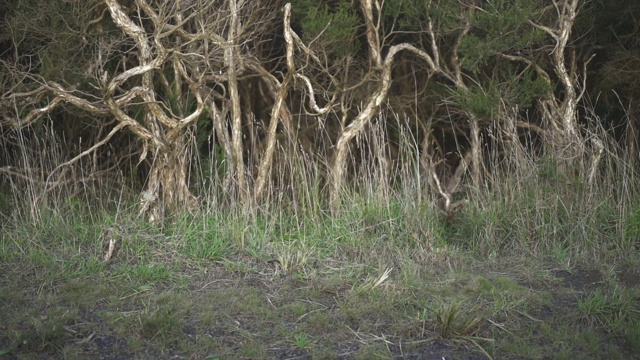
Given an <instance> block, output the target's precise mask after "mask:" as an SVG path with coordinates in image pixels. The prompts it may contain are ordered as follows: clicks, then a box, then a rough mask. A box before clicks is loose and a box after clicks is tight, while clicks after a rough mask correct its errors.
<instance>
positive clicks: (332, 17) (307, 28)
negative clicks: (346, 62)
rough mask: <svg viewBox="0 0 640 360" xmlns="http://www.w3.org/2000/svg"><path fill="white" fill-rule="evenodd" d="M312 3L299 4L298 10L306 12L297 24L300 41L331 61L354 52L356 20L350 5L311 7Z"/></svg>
mask: <svg viewBox="0 0 640 360" xmlns="http://www.w3.org/2000/svg"><path fill="white" fill-rule="evenodd" d="M316 3H317V2H315V1H309V0H303V1H300V5H301V8H302V10H306V12H305V13H304V16H303V18H302V21H301V27H302V39H303V41H304V42H305V43H306V44H310V45H311V47H312V48H313V49H316V50H317V51H318V53H323V52H324V53H325V54H326V55H327V57H328V58H329V59H331V60H333V61H336V60H339V59H341V58H344V57H345V56H347V55H349V54H354V53H355V52H357V50H358V47H359V45H358V41H357V37H356V32H357V30H358V26H360V19H359V18H358V15H357V13H356V12H355V11H354V10H353V7H352V5H351V3H350V2H348V1H346V0H341V1H338V2H337V4H336V5H335V7H329V6H328V5H326V4H321V5H315V6H312V5H311V4H316ZM294 15H295V13H294Z"/></svg>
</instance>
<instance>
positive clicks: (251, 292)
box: [0, 170, 640, 359]
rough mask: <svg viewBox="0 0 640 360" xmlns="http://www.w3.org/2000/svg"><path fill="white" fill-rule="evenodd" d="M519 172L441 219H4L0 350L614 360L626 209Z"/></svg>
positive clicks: (621, 312)
mask: <svg viewBox="0 0 640 360" xmlns="http://www.w3.org/2000/svg"><path fill="white" fill-rule="evenodd" d="M534 176H535V177H534V178H532V179H529V180H519V181H514V182H512V183H510V184H507V183H506V182H505V186H503V187H500V188H498V187H494V188H493V189H491V190H484V191H482V192H480V193H475V194H473V195H472V196H471V195H470V196H468V197H467V200H466V201H465V202H464V206H461V208H460V210H459V211H458V212H457V213H456V214H455V216H446V215H445V214H443V213H442V212H441V211H440V210H438V209H437V208H436V207H435V206H434V205H431V204H434V203H435V202H434V201H431V202H422V204H421V205H420V204H419V202H417V201H411V198H409V197H404V195H394V196H392V197H391V198H387V199H386V200H385V201H382V200H381V199H380V198H376V197H375V196H368V197H366V196H363V195H360V196H352V197H350V198H348V201H344V205H343V206H342V208H341V211H340V212H339V213H338V215H336V216H330V215H329V214H327V213H323V212H321V211H319V210H314V211H306V212H300V211H292V210H290V209H286V208H281V207H275V206H274V207H273V208H270V209H268V210H264V209H263V210H261V211H260V212H256V213H254V214H252V215H243V213H242V212H241V211H239V210H233V209H230V208H227V209H224V210H214V209H211V210H210V211H203V212H202V213H201V214H200V215H197V216H193V215H188V216H186V215H185V216H175V217H174V218H172V219H169V220H168V221H167V222H166V224H165V225H164V226H163V227H162V228H158V227H154V226H150V225H149V224H146V223H145V222H144V221H143V220H140V219H138V218H137V216H136V214H135V212H134V211H133V210H126V209H123V208H122V207H120V209H119V210H118V211H114V210H113V209H111V210H109V209H102V210H98V209H96V208H95V207H93V208H92V207H85V205H84V204H82V203H80V204H78V203H75V202H69V201H67V202H66V203H65V205H61V206H58V207H56V209H55V211H54V210H46V211H45V210H42V211H41V212H40V218H41V221H37V222H33V221H31V220H27V217H20V216H16V217H15V218H14V219H13V220H10V221H7V222H5V224H4V226H3V228H2V238H1V243H0V250H1V251H0V264H1V265H0V266H1V267H2V268H1V269H0V270H1V271H0V274H1V275H0V289H1V292H0V304H1V305H0V306H1V309H0V313H1V314H2V317H3V319H2V321H1V322H0V354H2V357H4V358H7V359H12V358H18V359H30V358H65V359H74V358H77V359H84V358H87V357H88V356H97V355H99V356H101V358H105V359H128V358H167V359H169V358H188V359H232V358H252V359H257V358H274V359H282V358H314V359H315V358H321V359H325V358H326V359H332V358H336V359H338V358H341V359H342V358H344V359H371V358H421V359H441V358H443V357H444V358H450V357H455V358H469V359H481V358H496V359H505V358H513V359H538V358H554V359H562V358H585V359H590V358H609V359H627V358H630V357H631V356H632V355H633V354H637V353H638V352H640V313H639V311H640V309H639V307H638V299H639V298H640V289H639V287H638V286H639V285H640V270H639V269H640V263H639V260H640V257H639V256H638V246H640V243H639V242H638V241H639V240H640V207H638V206H637V205H635V206H634V205H633V200H632V198H629V196H630V195H629V193H628V192H627V193H625V194H626V195H627V196H623V195H624V194H622V193H621V192H616V191H612V192H611V193H607V192H604V191H596V192H594V191H592V190H589V189H587V188H586V187H584V186H583V187H581V186H580V184H575V183H574V184H567V183H566V182H565V180H564V179H559V178H557V177H553V178H552V179H551V180H549V177H548V174H546V173H545V172H544V171H542V170H540V171H538V172H537V173H536V174H534ZM507 185H508V186H507ZM509 189H510V190H509ZM406 193H407V192H398V194H406ZM110 243H111V244H113V245H115V246H114V247H113V250H112V251H110V250H109V244H110ZM105 257H107V260H105Z"/></svg>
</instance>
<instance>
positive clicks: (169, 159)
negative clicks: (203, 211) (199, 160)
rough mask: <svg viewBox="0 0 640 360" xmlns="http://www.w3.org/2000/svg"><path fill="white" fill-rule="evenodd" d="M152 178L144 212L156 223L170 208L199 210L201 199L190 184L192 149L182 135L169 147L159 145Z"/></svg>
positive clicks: (146, 191)
mask: <svg viewBox="0 0 640 360" xmlns="http://www.w3.org/2000/svg"><path fill="white" fill-rule="evenodd" d="M156 150H157V152H156V153H155V155H154V157H153V159H152V161H151V169H150V170H149V178H148V181H147V186H146V189H145V191H144V192H143V193H142V199H141V202H142V204H141V205H142V206H141V208H140V214H141V215H142V214H144V215H145V216H146V217H147V219H148V220H149V221H150V222H152V223H154V222H158V221H161V220H162V219H163V218H164V216H165V211H166V210H170V211H171V210H176V209H187V210H189V211H196V210H197V208H198V202H197V200H196V197H195V196H194V195H193V194H192V193H191V190H189V185H188V177H187V176H188V166H189V163H188V153H189V152H188V151H187V149H186V147H185V142H184V138H183V137H180V138H179V139H176V140H175V141H173V142H172V143H171V144H168V145H167V146H166V147H165V148H162V149H156Z"/></svg>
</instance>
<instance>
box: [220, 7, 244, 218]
mask: <svg viewBox="0 0 640 360" xmlns="http://www.w3.org/2000/svg"><path fill="white" fill-rule="evenodd" d="M229 9H230V10H231V23H230V24H229V30H228V31H229V32H228V36H227V47H226V49H225V51H224V63H225V66H226V67H227V69H228V72H227V77H228V81H229V96H230V98H231V144H232V145H231V148H232V151H233V161H234V168H235V169H236V178H237V181H238V185H237V186H238V194H239V198H240V203H241V204H242V205H243V206H247V205H248V204H247V200H248V188H247V180H246V177H245V165H244V159H243V146H242V111H241V110H240V95H239V94H238V79H237V69H236V61H237V57H238V48H237V47H238V44H237V41H236V36H237V30H238V3H237V0H229Z"/></svg>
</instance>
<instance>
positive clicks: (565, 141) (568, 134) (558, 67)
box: [530, 0, 584, 156]
mask: <svg viewBox="0 0 640 360" xmlns="http://www.w3.org/2000/svg"><path fill="white" fill-rule="evenodd" d="M581 1H582V0H563V1H558V0H554V1H553V4H554V8H555V11H557V13H558V19H557V21H556V26H555V27H553V28H551V27H548V26H543V25H540V24H537V23H533V22H530V24H531V25H532V26H534V27H536V28H538V29H540V30H542V31H544V32H546V33H547V34H549V35H550V36H551V37H552V38H553V39H554V41H555V43H556V46H555V48H554V50H553V66H554V71H555V73H556V75H557V76H558V79H559V81H560V84H561V85H562V89H563V92H564V94H563V98H562V100H559V99H557V98H555V97H552V98H551V99H550V100H548V101H547V102H546V104H543V108H544V109H545V115H546V117H547V120H548V121H549V122H550V123H551V125H552V127H554V128H555V129H556V130H557V131H560V132H562V135H561V138H562V140H560V143H559V144H557V146H558V147H559V148H561V149H563V151H566V150H567V149H571V151H572V152H573V154H572V155H573V156H580V155H581V153H582V151H583V150H584V143H583V140H582V137H581V136H580V132H579V129H578V119H577V115H578V101H579V97H580V96H579V95H578V92H577V90H576V83H577V81H578V73H577V69H576V67H575V64H574V62H573V61H571V64H570V66H567V61H568V60H567V47H568V45H569V40H570V37H571V31H572V29H573V25H574V23H575V20H576V17H577V15H578V6H579V5H580V3H581ZM557 131H556V132H557ZM556 135H557V134H556ZM556 141H557V140H556Z"/></svg>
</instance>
